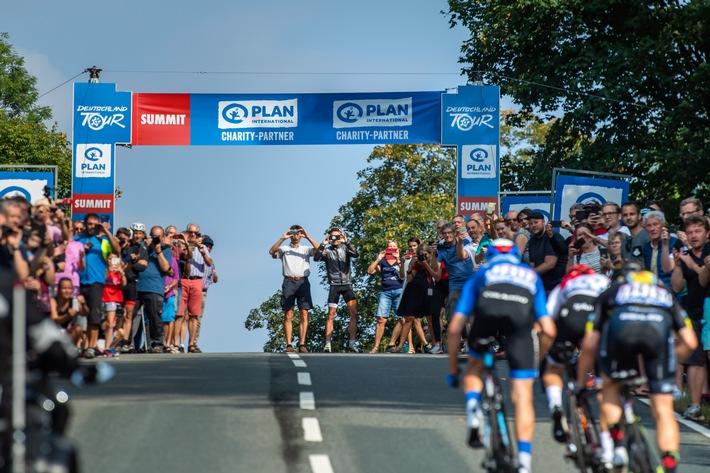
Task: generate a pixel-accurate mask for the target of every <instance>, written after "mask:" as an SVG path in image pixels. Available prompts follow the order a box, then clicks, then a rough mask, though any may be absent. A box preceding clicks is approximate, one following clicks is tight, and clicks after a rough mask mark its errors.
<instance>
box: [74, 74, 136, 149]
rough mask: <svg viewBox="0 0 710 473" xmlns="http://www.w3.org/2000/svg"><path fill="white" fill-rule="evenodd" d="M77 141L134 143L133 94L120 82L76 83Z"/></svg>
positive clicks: (75, 129) (75, 137)
mask: <svg viewBox="0 0 710 473" xmlns="http://www.w3.org/2000/svg"><path fill="white" fill-rule="evenodd" d="M73 119H74V142H75V143H111V144H114V143H130V142H131V129H132V127H131V93H130V92H116V84H100V83H90V82H83V83H75V84H74V117H73Z"/></svg>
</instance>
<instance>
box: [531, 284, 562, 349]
mask: <svg viewBox="0 0 710 473" xmlns="http://www.w3.org/2000/svg"><path fill="white" fill-rule="evenodd" d="M535 286H536V292H535V299H534V304H535V319H537V323H538V326H539V328H540V332H539V333H538V337H539V339H540V348H539V355H540V359H542V357H544V356H545V355H546V354H547V352H548V351H549V350H550V347H551V346H552V342H554V341H555V337H556V336H557V325H555V321H554V320H553V319H552V317H550V316H549V314H548V311H547V303H546V302H547V301H546V297H545V288H544V287H543V285H542V280H541V279H540V278H537V281H536V284H535Z"/></svg>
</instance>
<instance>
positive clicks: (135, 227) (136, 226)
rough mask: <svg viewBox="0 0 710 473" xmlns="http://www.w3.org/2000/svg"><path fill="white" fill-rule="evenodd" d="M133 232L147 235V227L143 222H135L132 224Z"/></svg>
mask: <svg viewBox="0 0 710 473" xmlns="http://www.w3.org/2000/svg"><path fill="white" fill-rule="evenodd" d="M131 230H132V231H134V232H143V233H145V225H144V224H142V223H141V222H133V223H132V224H131Z"/></svg>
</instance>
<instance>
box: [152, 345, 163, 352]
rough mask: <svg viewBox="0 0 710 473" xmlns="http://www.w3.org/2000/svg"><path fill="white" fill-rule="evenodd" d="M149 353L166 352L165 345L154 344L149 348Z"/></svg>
mask: <svg viewBox="0 0 710 473" xmlns="http://www.w3.org/2000/svg"><path fill="white" fill-rule="evenodd" d="M150 352H151V353H167V352H166V351H165V347H164V346H162V345H155V346H154V347H153V348H151V349H150Z"/></svg>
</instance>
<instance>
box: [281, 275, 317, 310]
mask: <svg viewBox="0 0 710 473" xmlns="http://www.w3.org/2000/svg"><path fill="white" fill-rule="evenodd" d="M294 304H297V305H298V308H299V309H300V310H311V309H312V308H313V301H312V300H311V283H310V282H308V278H305V279H301V280H298V281H294V280H293V279H288V278H284V282H283V284H282V285H281V309H283V310H284V311H287V310H293V306H294Z"/></svg>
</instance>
